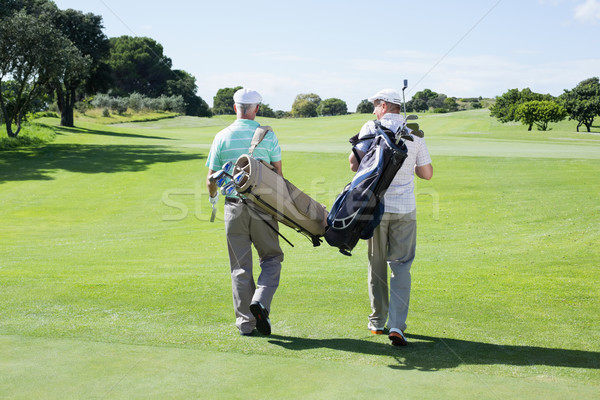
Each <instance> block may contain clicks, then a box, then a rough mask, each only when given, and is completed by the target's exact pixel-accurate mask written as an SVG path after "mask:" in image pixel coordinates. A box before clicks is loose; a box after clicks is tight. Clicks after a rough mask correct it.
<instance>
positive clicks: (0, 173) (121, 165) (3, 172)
mask: <svg viewBox="0 0 600 400" xmlns="http://www.w3.org/2000/svg"><path fill="white" fill-rule="evenodd" d="M201 158H203V157H202V156H200V155H198V154H188V153H181V152H178V151H174V150H172V149H169V148H167V147H162V146H138V145H80V144H49V145H46V146H44V147H40V148H28V149H20V150H14V151H6V152H2V153H0V183H2V182H7V181H25V180H51V179H53V177H52V173H53V172H54V171H56V170H65V171H70V172H79V173H86V174H94V173H113V172H136V171H144V170H146V169H148V167H149V166H150V165H152V164H156V163H172V162H178V161H188V160H199V159H201Z"/></svg>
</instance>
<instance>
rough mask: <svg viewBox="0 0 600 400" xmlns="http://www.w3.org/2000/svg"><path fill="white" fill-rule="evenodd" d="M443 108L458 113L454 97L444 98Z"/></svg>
mask: <svg viewBox="0 0 600 400" xmlns="http://www.w3.org/2000/svg"><path fill="white" fill-rule="evenodd" d="M444 108H445V109H447V110H448V111H450V112H454V111H458V103H457V102H456V97H446V98H445V99H444Z"/></svg>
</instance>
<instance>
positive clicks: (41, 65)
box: [0, 10, 81, 137]
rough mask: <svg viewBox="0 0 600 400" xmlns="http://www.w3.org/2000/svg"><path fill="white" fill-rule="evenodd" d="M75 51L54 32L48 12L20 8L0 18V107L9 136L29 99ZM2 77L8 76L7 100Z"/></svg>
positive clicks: (18, 124)
mask: <svg viewBox="0 0 600 400" xmlns="http://www.w3.org/2000/svg"><path fill="white" fill-rule="evenodd" d="M78 52H79V51H78V50H77V49H76V48H74V46H73V44H72V43H71V42H70V41H69V40H68V39H67V38H66V37H64V35H62V34H61V33H60V32H57V30H56V28H55V27H54V24H53V22H52V20H51V18H50V15H49V14H44V13H40V14H39V15H31V14H28V13H27V12H26V10H21V11H18V12H16V13H14V14H11V15H9V16H6V17H4V18H2V20H0V110H1V112H2V115H3V120H4V122H5V124H6V132H7V134H8V136H9V137H16V136H17V135H18V134H19V132H20V130H21V122H22V120H23V118H24V116H25V114H26V113H27V112H28V111H29V109H30V106H31V104H32V103H33V101H34V100H35V99H36V98H38V97H39V96H42V95H43V92H44V91H45V88H46V87H47V85H49V84H50V82H53V81H54V80H56V79H57V78H58V77H59V76H61V74H62V73H63V72H64V66H65V64H68V63H70V62H72V57H75V56H81V55H80V53H79V54H78ZM6 80H11V85H10V87H11V90H12V93H13V94H12V96H11V98H10V100H9V99H8V98H5V96H4V95H3V90H4V89H5V88H6V87H7V85H3V84H2V83H3V81H6ZM13 124H14V125H15V129H14V130H13Z"/></svg>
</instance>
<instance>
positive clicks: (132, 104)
mask: <svg viewBox="0 0 600 400" xmlns="http://www.w3.org/2000/svg"><path fill="white" fill-rule="evenodd" d="M128 104H129V108H131V109H132V110H133V111H136V112H139V111H141V110H142V109H144V108H145V106H146V104H145V101H144V96H143V95H141V94H139V93H132V94H130V95H129V101H128Z"/></svg>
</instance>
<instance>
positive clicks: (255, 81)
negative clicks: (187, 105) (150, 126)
mask: <svg viewBox="0 0 600 400" xmlns="http://www.w3.org/2000/svg"><path fill="white" fill-rule="evenodd" d="M55 3H56V4H57V6H58V7H59V8H61V9H67V8H73V9H76V10H80V11H83V12H85V13H87V12H91V13H93V14H96V15H101V16H102V17H103V21H104V27H105V29H104V32H105V34H106V35H107V36H108V37H116V36H121V35H129V36H146V37H150V38H152V39H154V40H156V41H157V42H158V43H160V44H161V45H162V46H163V48H164V54H165V55H166V56H167V57H169V58H171V60H172V61H173V68H175V69H183V70H185V71H187V72H189V73H190V74H192V75H194V77H195V78H196V80H197V85H198V95H199V96H201V97H202V98H203V99H204V100H205V101H206V102H207V103H208V104H209V105H211V106H212V103H213V97H214V95H215V94H216V92H217V90H218V89H220V88H224V87H234V86H238V85H240V86H244V87H249V88H253V89H256V90H258V91H259V92H260V93H261V94H262V95H263V102H264V103H267V104H269V105H270V106H271V107H272V108H273V109H274V110H286V111H289V110H290V109H291V106H292V103H293V102H294V98H295V97H296V95H298V94H300V93H316V94H318V95H319V96H320V97H321V98H322V99H326V98H330V97H336V98H340V99H342V100H344V101H345V102H346V103H347V104H348V109H349V111H355V110H356V106H357V105H358V103H359V102H360V101H361V100H362V99H365V98H367V97H369V96H370V95H372V94H373V93H375V92H377V91H378V90H379V89H383V88H388V87H389V88H395V89H397V90H400V89H401V88H402V81H403V80H404V79H408V80H409V88H408V89H407V90H406V97H407V100H408V99H409V98H410V95H411V94H412V93H415V92H417V91H420V90H423V89H426V88H428V89H431V90H433V91H435V92H438V93H444V94H446V95H448V96H450V97H459V98H460V97H478V96H483V97H495V96H498V95H501V94H502V93H504V92H506V91H507V90H508V89H512V88H519V89H523V88H526V87H529V88H530V89H532V90H533V91H535V92H539V93H550V94H553V95H555V96H557V95H559V94H561V93H562V92H563V89H572V88H573V87H575V86H576V85H577V84H578V83H579V82H580V81H582V80H584V79H587V78H591V77H594V76H600V0H465V1H447V0H444V1H442V0H420V1H414V0H413V1H406V0H389V1H387V2H377V1H369V0H360V1H355V0H345V1H342V0H332V1H329V0H319V1H316V0H302V1H286V0H277V1H271V0H263V1H238V0H223V1H218V0H210V1H203V0H200V1H193V0H189V1H185V0H170V1H165V0H160V1H158V0H145V1H134V0H55Z"/></svg>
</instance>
